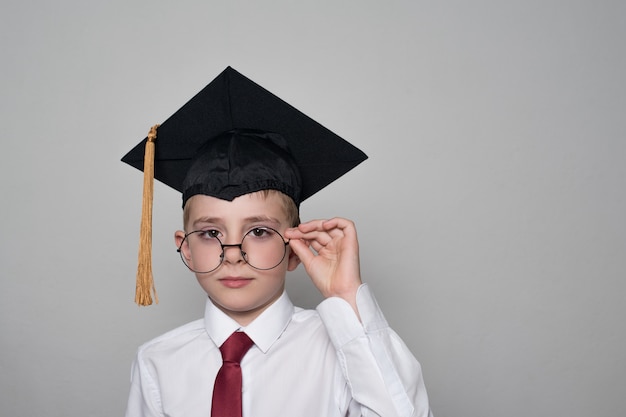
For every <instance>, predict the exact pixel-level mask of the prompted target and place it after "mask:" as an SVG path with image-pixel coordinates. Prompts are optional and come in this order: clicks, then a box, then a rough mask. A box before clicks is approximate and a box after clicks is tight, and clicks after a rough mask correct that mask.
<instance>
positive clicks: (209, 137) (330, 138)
mask: <svg viewBox="0 0 626 417" xmlns="http://www.w3.org/2000/svg"><path fill="white" fill-rule="evenodd" d="M156 128H157V126H155V128H153V129H152V130H151V132H150V134H149V135H148V137H147V138H145V139H144V140H143V141H141V142H140V143H139V144H138V145H137V146H135V147H134V148H133V149H132V150H131V151H130V152H128V153H127V154H126V155H125V156H124V157H123V158H122V161H123V162H126V163H128V164H130V165H132V166H134V167H135V168H137V169H139V170H144V161H145V162H146V165H145V167H146V169H145V172H144V175H145V176H144V216H143V217H144V221H143V222H142V240H145V239H148V240H151V228H150V229H149V230H148V231H146V230H144V229H146V228H147V227H149V225H148V224H147V223H148V221H145V218H146V217H149V223H151V211H152V201H151V200H152V197H151V190H152V182H151V181H152V175H154V178H156V179H157V180H159V181H161V182H163V183H165V184H167V185H169V186H170V187H172V188H174V189H176V190H178V191H180V192H181V193H182V194H183V206H184V204H185V202H186V201H187V199H188V198H189V197H191V196H192V195H195V194H206V195H211V196H214V197H218V198H222V199H225V200H232V199H233V198H235V197H237V196H240V195H243V194H247V193H250V192H254V191H259V190H263V189H276V190H279V191H282V192H283V193H285V194H287V195H288V196H290V197H291V198H292V199H293V200H294V201H295V203H296V204H297V205H299V204H300V203H301V202H302V201H304V200H305V199H307V198H308V197H310V196H311V195H313V194H315V193H316V192H317V191H319V190H321V189H322V188H324V187H325V186H327V185H328V184H330V183H331V182H333V181H334V180H336V179H337V178H339V177H340V176H342V175H343V174H345V173H346V172H348V171H349V170H351V169H352V168H354V167H355V166H357V165H358V164H359V163H361V162H363V161H364V160H365V159H367V156H366V155H365V154H364V153H363V152H362V151H361V150H359V149H358V148H356V147H354V146H353V145H351V144H350V143H348V142H347V141H345V140H344V139H342V138H341V137H339V136H338V135H336V134H335V133H333V132H331V131H330V130H329V129H327V128H325V127H324V126H322V125H321V124H319V123H317V122H316V121H315V120H313V119H311V118H310V117H308V116H307V115H305V114H303V113H302V112H300V111H299V110H297V109H296V108H294V107H293V106H291V105H290V104H288V103H286V102H285V101H283V100H282V99H280V98H279V97H277V96H275V95H274V94H272V93H270V92H269V91H267V90H266V89H264V88H263V87H261V86H259V85H258V84H256V83H254V82H253V81H251V80H250V79H248V78H246V77H244V76H243V75H241V74H240V73H239V72H237V71H235V70H234V69H233V68H231V67H227V68H226V69H225V70H224V71H223V72H222V73H221V74H220V75H218V76H217V78H215V79H214V80H213V81H211V82H210V83H209V84H208V85H207V86H206V87H205V88H203V89H202V90H201V91H200V92H199V93H198V94H196V95H195V96H194V97H193V98H192V99H191V100H189V101H188V102H187V103H186V104H185V105H184V106H183V107H181V108H180V109H179V110H178V111H177V112H176V113H174V114H173V115H172V116H170V117H169V118H168V119H167V120H165V121H164V122H163V123H162V124H161V125H159V126H158V132H157V131H156V130H157V129H156ZM157 133H158V139H155V138H156V136H157ZM147 145H150V146H147ZM152 145H154V147H153V146H152ZM152 159H153V162H152ZM152 164H153V165H152ZM147 188H149V194H150V197H149V200H150V201H146V197H145V194H146V191H145V190H146V189H147ZM148 243H150V242H148ZM147 257H148V259H144V260H143V261H142V250H141V248H140V261H139V263H140V265H139V269H140V270H142V269H143V270H145V269H149V271H148V272H147V273H148V274H149V275H150V278H149V284H148V286H149V287H152V278H151V276H152V271H151V265H142V264H143V263H145V262H148V263H150V262H151V260H150V259H149V258H150V257H151V255H150V253H149V249H148V255H147ZM144 258H145V254H144ZM139 274H140V273H139V272H138V284H137V288H138V291H139V287H146V283H145V282H143V284H141V285H140V283H139V282H140V278H139ZM142 291H143V290H142ZM147 291H148V295H147V301H138V298H137V297H136V301H137V302H138V304H142V305H146V304H151V303H152V300H151V297H150V295H149V289H148V290H147ZM140 298H141V297H140Z"/></svg>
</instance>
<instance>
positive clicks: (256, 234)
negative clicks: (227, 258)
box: [178, 227, 289, 274]
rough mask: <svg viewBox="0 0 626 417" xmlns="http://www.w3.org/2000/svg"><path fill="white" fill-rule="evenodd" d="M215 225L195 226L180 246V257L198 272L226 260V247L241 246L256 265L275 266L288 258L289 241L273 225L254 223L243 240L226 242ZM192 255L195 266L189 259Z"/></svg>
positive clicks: (262, 268)
mask: <svg viewBox="0 0 626 417" xmlns="http://www.w3.org/2000/svg"><path fill="white" fill-rule="evenodd" d="M218 234H219V232H218V231H217V230H214V229H207V230H194V231H193V232H189V233H187V234H185V237H184V238H183V241H182V242H181V243H180V246H179V247H178V253H180V259H182V261H183V263H184V264H185V266H186V267H187V268H189V269H190V270H191V271H193V272H195V273H198V274H207V273H209V272H213V271H215V270H216V269H217V268H219V266H220V265H221V264H222V262H223V261H224V252H225V250H226V248H238V249H239V252H241V257H242V258H243V260H244V261H246V263H247V264H248V265H250V266H251V267H252V268H254V269H259V270H268V269H273V268H276V267H277V266H278V265H280V263H281V262H282V261H283V259H285V255H286V254H287V245H289V241H286V242H285V239H284V238H283V236H282V235H281V234H280V233H279V232H278V231H277V230H274V229H272V228H271V227H255V228H254V229H252V230H250V231H249V232H248V233H246V234H245V235H244V237H243V239H241V243H237V244H230V245H227V244H224V243H222V241H221V240H220V239H219V238H218V237H217V235H218ZM189 259H193V268H192V267H191V265H190V264H189V262H188V260H189Z"/></svg>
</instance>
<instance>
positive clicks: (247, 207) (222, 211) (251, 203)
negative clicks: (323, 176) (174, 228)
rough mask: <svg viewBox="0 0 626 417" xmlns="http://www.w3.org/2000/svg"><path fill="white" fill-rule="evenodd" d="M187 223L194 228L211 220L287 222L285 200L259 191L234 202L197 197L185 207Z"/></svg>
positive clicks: (277, 194) (203, 196)
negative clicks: (195, 224)
mask: <svg viewBox="0 0 626 417" xmlns="http://www.w3.org/2000/svg"><path fill="white" fill-rule="evenodd" d="M185 210H186V216H185V217H186V223H187V224H189V225H193V224H194V223H196V222H199V221H206V220H207V219H210V221H211V222H218V223H242V224H245V223H247V222H254V221H259V220H263V219H265V220H271V221H274V222H277V223H281V224H282V223H285V222H287V220H288V218H287V210H286V208H285V204H284V197H282V196H281V195H280V194H279V193H263V192H256V193H251V194H244V195H242V196H240V197H236V198H235V199H233V200H232V201H228V200H222V199H219V198H216V197H211V196H207V195H195V196H193V197H191V198H190V199H189V200H188V201H187V204H186V205H185Z"/></svg>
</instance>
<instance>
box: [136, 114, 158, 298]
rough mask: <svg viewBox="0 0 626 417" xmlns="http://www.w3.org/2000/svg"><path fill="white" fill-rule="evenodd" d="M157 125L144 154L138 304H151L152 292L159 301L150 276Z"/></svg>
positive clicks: (150, 133) (151, 129)
mask: <svg viewBox="0 0 626 417" xmlns="http://www.w3.org/2000/svg"><path fill="white" fill-rule="evenodd" d="M158 127H159V125H154V126H152V127H151V128H150V132H149V133H148V140H147V141H146V148H145V154H144V164H143V202H142V206H141V231H140V235H139V263H138V266H137V284H136V287H135V303H137V304H138V305H140V306H148V305H151V304H152V294H154V300H155V302H156V303H158V302H159V298H158V297H157V293H156V289H155V288H154V279H153V277H152V201H153V192H154V153H155V141H156V137H157V128H158Z"/></svg>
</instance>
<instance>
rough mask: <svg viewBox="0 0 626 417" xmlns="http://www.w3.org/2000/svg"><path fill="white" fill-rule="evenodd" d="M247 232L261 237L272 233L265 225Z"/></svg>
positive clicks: (249, 234)
mask: <svg viewBox="0 0 626 417" xmlns="http://www.w3.org/2000/svg"><path fill="white" fill-rule="evenodd" d="M247 234H248V236H252V237H257V238H263V237H270V236H272V235H273V234H274V231H273V230H272V229H268V228H266V227H255V228H254V229H252V230H250V231H249V232H248V233H247Z"/></svg>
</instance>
